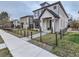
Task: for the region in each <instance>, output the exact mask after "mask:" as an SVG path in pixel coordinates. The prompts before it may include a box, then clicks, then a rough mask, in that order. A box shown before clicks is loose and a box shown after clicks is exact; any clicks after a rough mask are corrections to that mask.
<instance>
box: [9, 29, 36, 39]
mask: <svg viewBox="0 0 79 59" xmlns="http://www.w3.org/2000/svg"><path fill="white" fill-rule="evenodd" d="M8 32H9V33H11V34H13V35H15V36H17V37H19V38H21V37H26V36H30V35H31V32H32V35H33V34H37V33H38V31H37V30H33V29H32V30H30V29H27V30H26V29H12V30H10V31H9V30H8Z"/></svg>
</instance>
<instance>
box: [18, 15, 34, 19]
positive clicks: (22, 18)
mask: <svg viewBox="0 0 79 59" xmlns="http://www.w3.org/2000/svg"><path fill="white" fill-rule="evenodd" d="M26 17H33V15H27V16H23V17H20V19H23V18H26Z"/></svg>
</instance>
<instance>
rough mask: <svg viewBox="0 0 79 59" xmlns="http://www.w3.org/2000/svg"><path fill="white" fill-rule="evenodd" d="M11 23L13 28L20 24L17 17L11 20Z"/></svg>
mask: <svg viewBox="0 0 79 59" xmlns="http://www.w3.org/2000/svg"><path fill="white" fill-rule="evenodd" d="M12 23H13V25H14V26H13V27H14V28H17V27H18V26H20V22H19V21H18V20H17V19H16V20H13V21H12Z"/></svg>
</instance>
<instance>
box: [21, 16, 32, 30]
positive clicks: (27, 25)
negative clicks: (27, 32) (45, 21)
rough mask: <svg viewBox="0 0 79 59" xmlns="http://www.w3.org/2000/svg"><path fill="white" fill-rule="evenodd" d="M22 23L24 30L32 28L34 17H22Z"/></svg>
mask: <svg viewBox="0 0 79 59" xmlns="http://www.w3.org/2000/svg"><path fill="white" fill-rule="evenodd" d="M20 23H21V26H22V28H23V29H27V28H30V27H31V26H32V27H33V16H32V15H28V16H23V17H21V18H20Z"/></svg>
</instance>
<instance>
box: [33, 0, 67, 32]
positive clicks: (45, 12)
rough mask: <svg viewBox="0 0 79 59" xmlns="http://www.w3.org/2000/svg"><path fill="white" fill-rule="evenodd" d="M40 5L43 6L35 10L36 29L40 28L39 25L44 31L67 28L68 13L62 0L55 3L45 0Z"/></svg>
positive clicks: (57, 30) (56, 30) (58, 30)
mask: <svg viewBox="0 0 79 59" xmlns="http://www.w3.org/2000/svg"><path fill="white" fill-rule="evenodd" d="M40 5H41V8H39V9H36V10H34V11H33V13H34V28H35V29H39V27H40V28H41V30H42V31H48V30H51V29H52V31H53V33H54V32H60V30H63V29H65V28H67V25H68V15H67V13H66V11H65V10H64V7H63V6H62V4H61V2H60V1H58V2H56V3H53V4H49V3H47V2H44V3H42V4H40Z"/></svg>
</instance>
